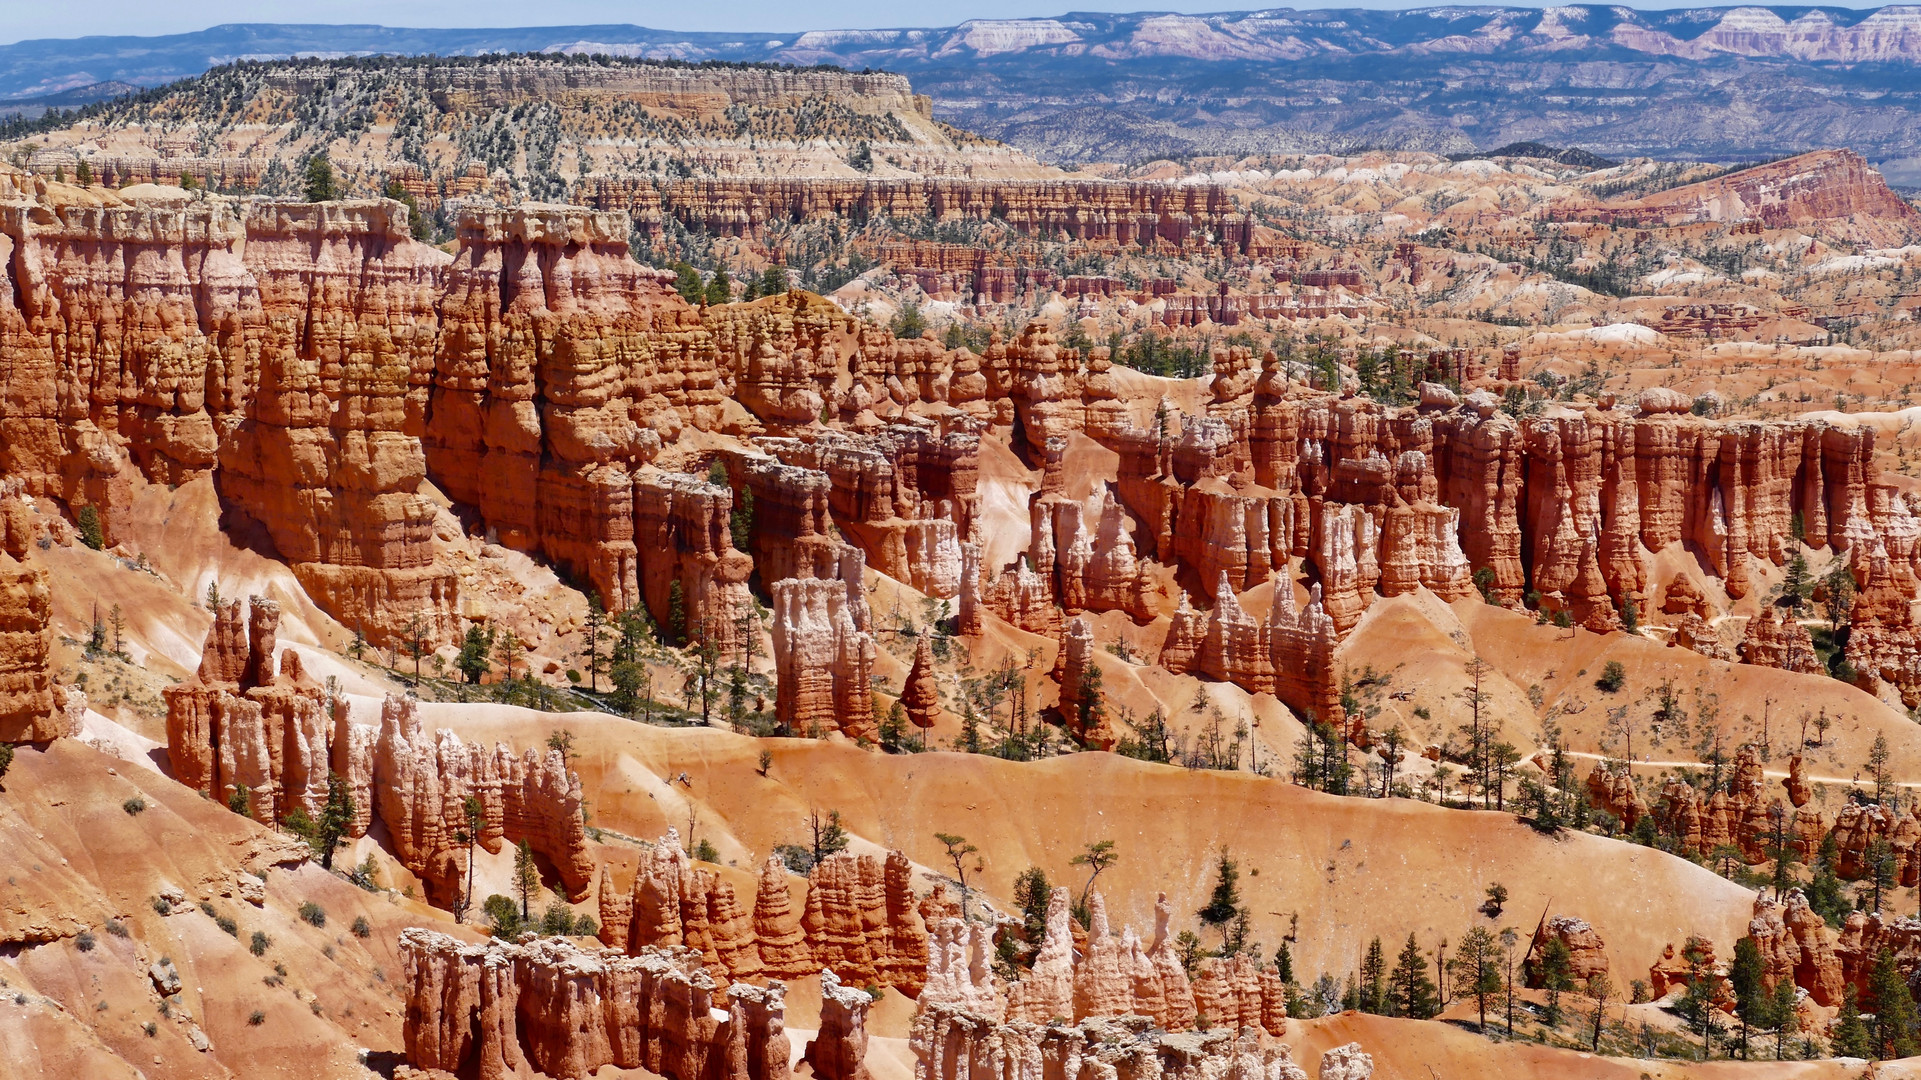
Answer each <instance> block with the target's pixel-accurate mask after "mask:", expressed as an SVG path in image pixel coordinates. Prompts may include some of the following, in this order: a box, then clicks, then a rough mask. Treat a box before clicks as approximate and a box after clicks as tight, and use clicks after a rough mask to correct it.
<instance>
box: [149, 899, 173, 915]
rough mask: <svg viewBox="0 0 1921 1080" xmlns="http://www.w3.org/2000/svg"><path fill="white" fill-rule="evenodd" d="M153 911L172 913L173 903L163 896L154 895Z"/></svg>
mask: <svg viewBox="0 0 1921 1080" xmlns="http://www.w3.org/2000/svg"><path fill="white" fill-rule="evenodd" d="M153 913H154V914H155V915H171V914H173V903H172V902H171V901H169V900H168V899H167V898H166V897H164V896H156V897H154V898H153Z"/></svg>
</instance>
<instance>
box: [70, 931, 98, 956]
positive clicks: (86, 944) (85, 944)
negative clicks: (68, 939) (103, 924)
mask: <svg viewBox="0 0 1921 1080" xmlns="http://www.w3.org/2000/svg"><path fill="white" fill-rule="evenodd" d="M95 944H96V942H95V940H94V936H93V931H91V930H82V931H80V936H79V937H77V938H74V939H73V947H74V948H76V949H79V950H80V951H81V952H92V951H93V947H94V945H95Z"/></svg>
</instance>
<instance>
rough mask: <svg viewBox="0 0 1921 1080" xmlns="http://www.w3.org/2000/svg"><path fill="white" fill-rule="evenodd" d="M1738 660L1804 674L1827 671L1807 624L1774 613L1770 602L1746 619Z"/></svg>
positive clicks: (1816, 673)
mask: <svg viewBox="0 0 1921 1080" xmlns="http://www.w3.org/2000/svg"><path fill="white" fill-rule="evenodd" d="M1741 662H1742V663H1744V664H1756V665H1759V666H1761V667H1772V668H1780V669H1782V670H1784V671H1798V672H1800V673H1802V674H1804V675H1819V674H1822V673H1823V672H1825V671H1826V670H1827V668H1826V667H1825V666H1824V665H1823V664H1822V663H1821V657H1820V656H1819V655H1818V654H1817V653H1816V652H1815V651H1814V641H1813V639H1812V638H1810V637H1809V636H1808V630H1807V627H1805V626H1802V625H1801V624H1800V623H1797V622H1795V621H1794V620H1793V618H1791V617H1781V616H1777V615H1776V614H1775V610H1774V606H1773V605H1772V604H1770V605H1767V606H1766V607H1763V608H1762V609H1761V614H1759V615H1756V616H1755V617H1753V618H1751V619H1749V620H1748V628H1747V632H1746V633H1744V634H1743V635H1742V637H1741Z"/></svg>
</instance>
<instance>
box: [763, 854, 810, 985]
mask: <svg viewBox="0 0 1921 1080" xmlns="http://www.w3.org/2000/svg"><path fill="white" fill-rule="evenodd" d="M754 938H755V941H756V942H757V943H758V944H759V946H760V962H761V967H762V969H763V970H764V971H765V972H766V973H767V975H769V976H770V977H775V978H787V979H797V978H800V977H802V976H804V975H811V974H813V973H814V972H816V971H818V970H820V967H819V965H817V964H815V963H814V952H813V950H812V949H811V948H809V947H808V945H807V936H806V934H805V933H804V932H803V931H802V929H801V925H800V916H798V915H796V914H794V911H793V901H792V899H791V898H790V897H789V896H788V893H787V866H786V864H784V863H782V862H781V861H780V858H779V857H778V856H773V855H770V856H768V858H767V861H766V862H765V863H763V864H761V868H760V890H759V892H757V893H756V894H755V896H754Z"/></svg>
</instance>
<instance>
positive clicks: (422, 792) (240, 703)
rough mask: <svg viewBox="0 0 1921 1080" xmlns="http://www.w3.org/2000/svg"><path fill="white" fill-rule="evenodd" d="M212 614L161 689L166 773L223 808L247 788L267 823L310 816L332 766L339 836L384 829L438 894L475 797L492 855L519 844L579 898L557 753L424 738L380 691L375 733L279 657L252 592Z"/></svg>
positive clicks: (581, 824)
mask: <svg viewBox="0 0 1921 1080" xmlns="http://www.w3.org/2000/svg"><path fill="white" fill-rule="evenodd" d="M245 607H246V610H247V612H248V615H249V617H248V618H247V619H245V620H243V618H242V608H243V604H242V602H241V601H238V600H235V601H231V602H229V603H226V604H222V605H221V606H220V607H219V608H218V609H217V610H216V611H215V613H214V621H213V625H212V627H210V628H209V630H208V632H207V642H206V647H205V648H204V649H203V650H202V652H201V659H200V667H199V670H198V671H197V672H196V674H195V675H194V677H193V678H191V679H189V680H187V681H186V682H184V683H180V684H178V685H176V686H170V687H167V688H166V689H165V690H164V691H163V694H164V695H165V697H166V700H167V760H168V766H169V768H170V769H171V771H172V773H173V776H174V778H175V779H177V780H179V781H180V782H181V783H183V784H185V785H187V786H188V787H191V788H194V789H196V790H199V791H201V792H202V793H204V794H206V795H207V796H209V797H211V798H216V799H219V800H220V801H222V802H228V801H229V800H231V799H232V797H233V795H234V793H235V792H236V790H238V789H239V788H241V787H245V788H246V789H247V791H248V803H247V806H248V813H249V814H250V815H251V816H252V817H253V818H255V819H256V820H258V821H261V822H265V823H271V824H277V823H278V822H280V821H282V820H283V819H285V818H286V817H287V816H288V815H290V814H293V813H294V812H296V811H302V812H305V813H306V814H307V815H308V816H309V817H310V818H318V817H319V815H320V813H321V811H322V810H323V808H324V807H325V806H326V803H327V797H328V779H329V773H330V772H331V773H333V774H335V775H338V776H339V777H340V779H341V781H342V782H343V783H344V784H345V785H346V788H347V791H348V794H349V796H350V797H351V798H352V800H353V804H354V806H353V809H354V815H353V818H352V820H351V822H350V823H349V827H348V830H347V832H348V835H349V836H356V837H357V836H364V835H366V833H367V831H368V830H369V829H370V828H371V827H372V825H373V822H374V818H375V817H376V816H378V817H379V819H380V820H381V822H382V823H384V824H385V826H386V829H387V834H388V838H389V842H390V843H391V845H392V848H393V852H394V855H395V857H396V858H398V859H399V860H400V862H401V863H402V864H403V865H405V866H406V867H407V869H408V870H409V871H411V872H412V873H414V874H415V875H416V876H418V877H420V878H421V879H422V880H423V881H425V882H426V883H427V888H428V892H429V894H430V896H431V897H433V898H436V899H438V900H440V901H441V902H446V901H447V900H448V899H449V898H450V897H452V896H453V895H455V894H456V893H457V891H458V887H459V883H460V882H461V880H462V879H463V877H464V874H465V869H466V867H465V863H464V862H463V860H462V859H461V855H462V853H463V852H464V849H465V845H462V844H457V843H456V842H455V840H454V836H455V834H456V833H459V832H462V831H464V830H465V829H466V827H467V826H466V818H465V802H466V799H467V797H468V796H470V795H471V796H473V797H474V798H476V799H478V800H479V802H480V805H481V830H480V834H479V836H478V837H477V838H476V842H477V843H479V844H481V845H482V846H484V847H485V848H486V849H487V850H488V851H490V852H497V851H499V850H500V847H501V844H502V843H504V842H518V841H520V840H523V839H524V840H526V841H528V842H529V843H530V844H532V845H533V847H534V850H536V851H538V852H540V853H541V854H542V855H544V856H546V857H547V859H548V860H549V861H550V862H551V863H552V864H553V865H554V867H555V869H556V870H557V871H558V872H559V874H560V877H561V881H562V882H563V886H564V888H565V889H566V890H567V892H568V893H569V894H570V895H571V896H572V897H573V899H575V900H579V899H581V898H582V897H584V896H585V895H586V892H587V886H588V884H589V882H591V881H592V879H593V872H594V862H593V859H592V857H591V855H590V854H589V852H588V848H587V834H586V822H585V819H584V818H583V817H582V814H581V807H582V802H583V795H582V792H581V787H580V778H579V777H578V776H575V775H574V774H573V773H572V772H571V771H570V770H569V769H568V768H567V763H566V759H565V757H564V755H562V754H561V752H560V751H558V750H552V749H547V750H544V751H542V750H534V749H531V748H530V749H528V750H527V751H526V753H524V754H521V755H516V754H515V753H514V752H513V750H511V749H510V748H508V747H507V746H505V745H504V744H502V745H496V746H495V747H493V748H492V749H491V750H490V749H488V748H486V747H481V746H467V745H465V744H463V743H462V742H461V741H460V739H459V737H458V736H456V735H455V734H454V733H453V732H451V731H446V730H442V731H440V732H437V733H435V734H434V735H433V736H431V737H430V736H429V735H428V734H427V733H426V732H425V731H423V730H422V728H421V725H420V717H419V709H418V702H417V701H415V700H414V699H413V698H412V697H405V698H396V697H393V696H391V695H389V696H388V697H387V699H386V701H385V702H384V703H383V704H382V707H381V717H380V726H379V728H378V730H377V731H376V729H374V728H371V727H368V726H365V725H360V724H355V723H353V722H352V721H351V710H350V707H349V705H348V703H347V702H346V701H345V700H344V699H332V698H329V697H328V696H327V695H326V693H325V691H324V690H323V689H322V687H321V686H320V684H319V683H317V682H316V681H314V680H313V679H312V678H310V677H309V676H308V675H307V674H306V673H305V671H304V670H302V667H301V663H300V655H299V653H297V652H294V651H293V650H291V649H289V650H287V651H285V652H284V653H283V654H282V655H281V657H280V660H279V663H278V665H277V667H276V664H275V662H274V659H273V648H274V630H275V627H276V625H277V623H278V620H279V608H278V607H277V606H276V605H275V604H274V603H273V602H272V601H270V600H266V599H263V598H261V597H257V596H256V597H253V598H251V599H250V600H249V601H247V602H246V604H245Z"/></svg>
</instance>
